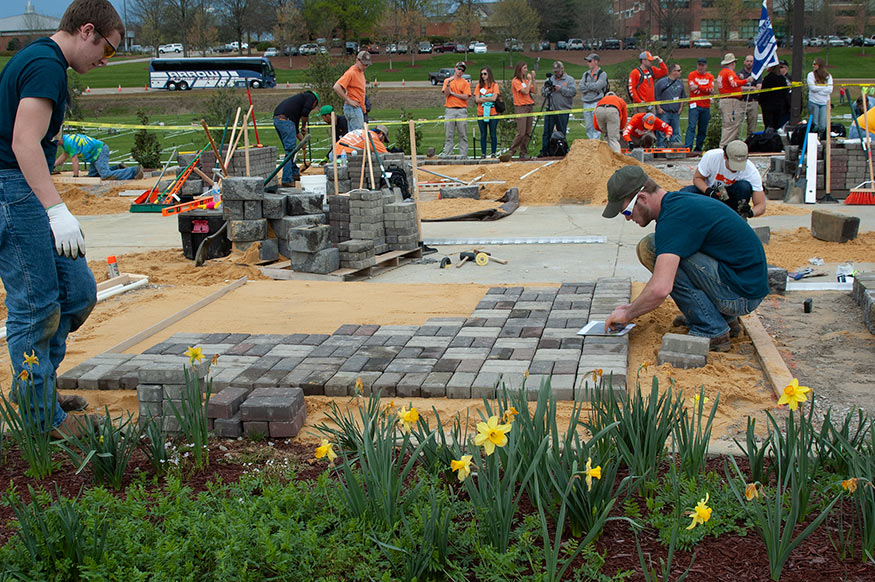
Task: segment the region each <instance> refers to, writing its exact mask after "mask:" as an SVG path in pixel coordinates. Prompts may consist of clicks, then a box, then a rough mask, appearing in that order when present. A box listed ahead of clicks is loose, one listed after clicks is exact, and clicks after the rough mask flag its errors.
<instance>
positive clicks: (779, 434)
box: [766, 394, 818, 524]
mask: <svg viewBox="0 0 875 582" xmlns="http://www.w3.org/2000/svg"><path fill="white" fill-rule="evenodd" d="M814 402H815V397H814V395H813V394H812V397H811V405H810V406H808V407H807V408H808V416H807V417H806V415H805V407H799V420H798V421H797V420H796V414H794V413H793V412H792V411H791V412H790V414H789V415H787V418H786V420H785V421H784V425H783V427H782V426H779V425H778V421H777V420H775V418H774V417H773V416H772V414H771V413H769V412H768V411H767V412H766V416H767V417H768V419H769V424H770V425H771V429H770V433H771V441H770V444H771V456H772V457H773V464H772V469H773V472H774V473H775V477H776V478H777V480H778V482H779V483H780V482H783V481H784V480H785V474H784V472H789V473H793V476H794V478H795V479H796V481H797V485H796V486H795V487H793V503H794V504H798V507H799V514H798V521H797V523H800V524H801V523H802V522H803V521H805V520H806V518H807V517H808V512H809V507H808V505H809V501H810V500H811V484H812V483H811V481H812V479H813V478H814V473H815V470H816V468H817V467H816V465H815V463H813V462H812V461H813V459H812V457H813V452H814V443H815V441H816V440H817V439H818V434H817V429H816V428H815V427H814V424H813V422H812V421H813V418H814V416H813V415H814Z"/></svg>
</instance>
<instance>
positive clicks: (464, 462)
mask: <svg viewBox="0 0 875 582" xmlns="http://www.w3.org/2000/svg"><path fill="white" fill-rule="evenodd" d="M471 458H472V456H471V455H462V458H461V459H459V460H458V461H456V460H452V461H450V469H452V470H453V471H457V472H458V473H457V476H458V477H459V483H461V482H462V481H464V480H465V478H466V477H467V476H468V475H470V474H471Z"/></svg>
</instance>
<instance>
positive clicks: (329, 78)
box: [304, 53, 351, 115]
mask: <svg viewBox="0 0 875 582" xmlns="http://www.w3.org/2000/svg"><path fill="white" fill-rule="evenodd" d="M350 64H351V63H347V62H344V61H333V60H331V56H329V55H327V54H326V55H323V54H321V53H320V54H317V55H315V56H311V57H310V66H309V67H307V72H306V73H305V75H304V86H305V87H307V89H312V90H313V91H316V93H317V94H318V95H319V106H320V107H321V106H323V105H332V106H333V107H334V110H335V111H337V112H338V115H342V113H343V101H342V100H341V99H340V97H338V96H337V93H335V92H334V84H335V83H336V82H337V80H338V79H339V78H340V77H341V75H343V73H344V72H345V71H346V70H347V69H348V68H349V66H350Z"/></svg>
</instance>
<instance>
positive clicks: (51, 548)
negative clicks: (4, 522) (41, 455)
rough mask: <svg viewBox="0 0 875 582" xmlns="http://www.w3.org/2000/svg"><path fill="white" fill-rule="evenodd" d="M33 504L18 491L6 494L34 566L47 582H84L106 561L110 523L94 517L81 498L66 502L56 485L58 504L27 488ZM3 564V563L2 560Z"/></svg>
mask: <svg viewBox="0 0 875 582" xmlns="http://www.w3.org/2000/svg"><path fill="white" fill-rule="evenodd" d="M27 490H28V493H29V494H30V498H31V499H32V500H33V502H32V503H30V504H25V503H23V502H22V501H21V499H20V498H19V496H18V494H17V493H16V492H15V490H12V491H11V492H9V493H6V494H5V495H4V501H5V502H6V504H8V505H9V507H11V508H12V511H13V513H14V514H15V518H16V519H17V520H18V533H17V536H16V537H17V540H18V541H19V542H20V543H21V545H23V546H24V549H25V550H26V551H27V556H28V558H29V559H30V561H31V567H32V568H33V569H34V570H36V571H38V572H40V573H41V574H42V575H44V576H45V579H47V580H59V581H60V580H82V579H84V576H83V574H84V571H85V570H86V569H88V568H90V567H92V566H94V565H97V564H99V563H100V562H102V561H103V552H104V548H105V546H106V540H107V531H108V528H109V526H108V522H107V521H106V519H105V516H102V515H100V513H99V512H98V513H96V514H94V515H90V514H89V513H88V512H87V511H85V510H83V509H82V508H80V507H79V504H78V498H77V499H72V500H69V499H64V498H63V497H62V496H61V490H60V488H58V487H57V486H56V489H55V494H56V497H57V501H54V502H52V500H51V496H50V495H47V494H45V493H37V492H36V491H35V490H34V489H33V487H31V486H30V485H28V486H27ZM0 562H2V560H0Z"/></svg>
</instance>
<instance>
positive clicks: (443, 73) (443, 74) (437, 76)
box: [428, 67, 471, 85]
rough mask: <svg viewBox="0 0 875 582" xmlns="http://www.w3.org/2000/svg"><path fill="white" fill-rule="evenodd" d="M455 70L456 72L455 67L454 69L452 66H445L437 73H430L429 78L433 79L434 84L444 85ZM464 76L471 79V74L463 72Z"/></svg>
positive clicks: (468, 79) (467, 79)
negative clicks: (445, 80)
mask: <svg viewBox="0 0 875 582" xmlns="http://www.w3.org/2000/svg"><path fill="white" fill-rule="evenodd" d="M454 72H455V69H453V68H450V67H448V68H443V69H441V70H440V71H438V72H437V73H429V74H428V80H429V81H431V84H432V85H442V84H443V82H444V79H447V78H449V77H452V76H453V73H454ZM462 78H463V79H465V80H466V81H470V80H471V75H469V74H467V73H462Z"/></svg>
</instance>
